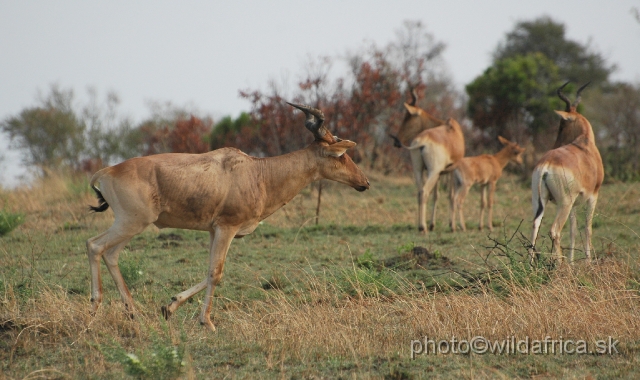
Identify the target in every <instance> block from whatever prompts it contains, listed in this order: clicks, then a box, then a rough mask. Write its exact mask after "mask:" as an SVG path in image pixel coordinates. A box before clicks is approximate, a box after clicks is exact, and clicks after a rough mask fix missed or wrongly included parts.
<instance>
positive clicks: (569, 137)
mask: <svg viewBox="0 0 640 380" xmlns="http://www.w3.org/2000/svg"><path fill="white" fill-rule="evenodd" d="M589 83H591V82H587V84H585V85H583V86H582V87H580V88H579V89H578V91H577V93H576V100H575V101H574V102H573V103H571V101H570V100H569V98H567V96H566V95H565V94H564V93H563V92H562V89H563V88H564V87H565V86H566V85H567V84H569V82H566V83H565V84H563V85H562V86H560V88H558V91H557V93H558V97H559V98H560V99H562V101H564V102H565V104H566V107H565V110H564V111H555V112H556V113H557V114H558V115H560V117H561V118H562V119H561V120H560V127H559V128H558V137H557V138H556V142H555V144H554V145H553V148H554V149H555V148H558V147H561V146H563V145H567V144H571V142H573V140H575V139H576V138H577V137H579V136H582V135H584V136H587V138H589V139H591V141H593V131H592V130H591V128H587V127H586V125H587V124H588V122H586V119H585V118H584V116H582V115H580V114H579V113H578V111H577V108H578V104H580V100H581V96H580V93H582V90H584V89H585V87H587V86H588V85H589Z"/></svg>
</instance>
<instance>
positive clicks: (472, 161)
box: [449, 136, 524, 231]
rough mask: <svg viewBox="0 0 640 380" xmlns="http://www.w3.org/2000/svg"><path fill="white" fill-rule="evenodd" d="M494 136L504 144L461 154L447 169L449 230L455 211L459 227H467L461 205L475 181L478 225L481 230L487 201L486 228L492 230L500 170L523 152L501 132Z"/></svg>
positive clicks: (454, 226)
mask: <svg viewBox="0 0 640 380" xmlns="http://www.w3.org/2000/svg"><path fill="white" fill-rule="evenodd" d="M498 140H499V141H500V142H501V143H502V145H504V147H503V148H502V149H501V150H500V151H499V152H498V153H496V154H483V155H480V156H475V157H464V158H462V159H461V160H459V161H458V162H457V163H456V164H455V165H454V168H455V169H453V172H452V173H451V192H450V196H449V201H450V206H451V207H450V209H451V231H455V230H456V213H457V214H458V215H459V220H460V227H461V228H462V230H463V231H466V230H467V228H466V226H465V222H464V214H463V211H462V205H463V203H464V199H465V198H466V196H467V194H468V193H469V189H470V188H471V186H473V185H474V184H476V183H479V184H480V185H481V186H482V196H481V201H480V229H481V230H482V228H483V223H484V210H485V209H486V208H487V203H488V206H489V212H488V214H489V215H488V218H489V220H488V226H489V231H493V198H494V194H495V192H496V183H497V182H498V180H499V179H500V177H501V176H502V170H503V169H504V167H505V166H507V164H508V163H509V162H515V163H518V164H522V153H523V152H524V148H522V147H521V146H520V145H518V144H516V143H513V142H511V141H509V140H507V139H505V138H504V137H502V136H498ZM487 193H488V194H487ZM487 195H488V202H487Z"/></svg>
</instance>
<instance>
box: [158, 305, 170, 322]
mask: <svg viewBox="0 0 640 380" xmlns="http://www.w3.org/2000/svg"><path fill="white" fill-rule="evenodd" d="M160 310H161V311H162V316H163V317H164V319H165V320H169V317H170V316H171V311H169V308H168V307H167V306H163V307H162V308H160Z"/></svg>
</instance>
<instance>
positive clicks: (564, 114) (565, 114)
mask: <svg viewBox="0 0 640 380" xmlns="http://www.w3.org/2000/svg"><path fill="white" fill-rule="evenodd" d="M555 112H556V113H557V114H558V115H560V117H561V118H562V120H570V121H574V120H575V119H576V116H575V115H573V114H570V113H569V112H565V111H555Z"/></svg>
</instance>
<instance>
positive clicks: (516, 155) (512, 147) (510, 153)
mask: <svg viewBox="0 0 640 380" xmlns="http://www.w3.org/2000/svg"><path fill="white" fill-rule="evenodd" d="M498 141H500V143H501V144H502V145H504V148H503V149H502V151H501V152H504V153H503V154H504V155H505V158H506V159H507V161H513V162H515V163H517V164H520V165H522V153H524V151H525V148H523V147H521V146H520V145H518V143H514V142H511V141H509V140H507V139H505V138H504V137H502V136H498Z"/></svg>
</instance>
